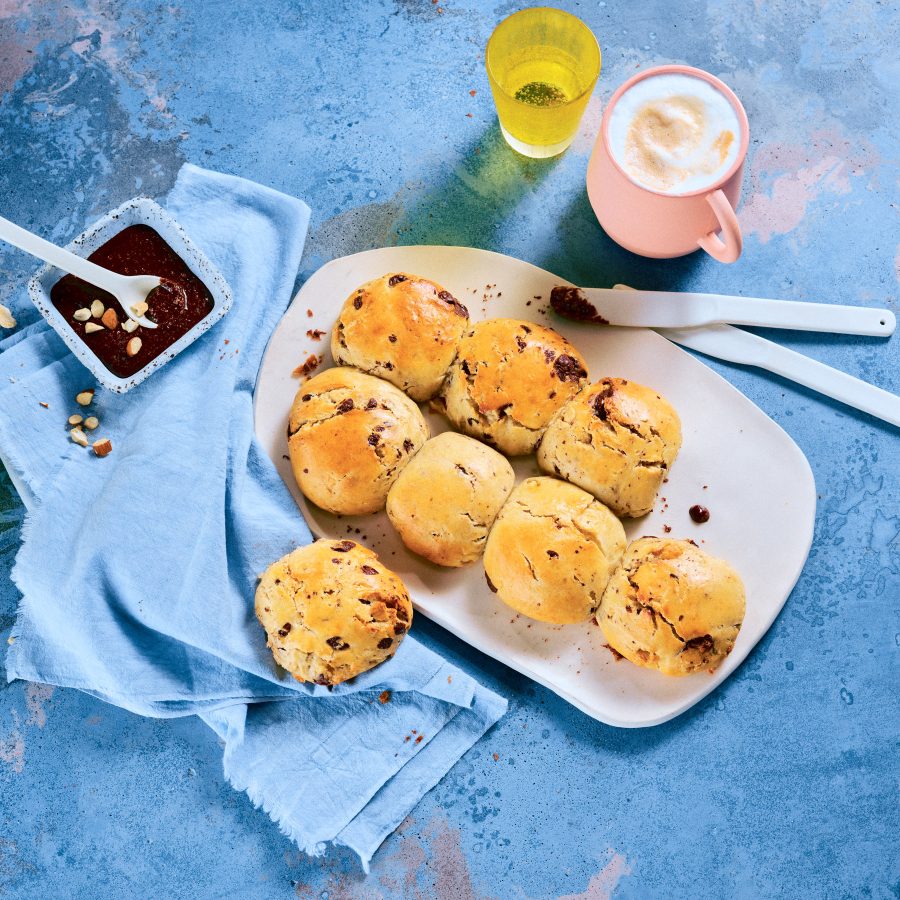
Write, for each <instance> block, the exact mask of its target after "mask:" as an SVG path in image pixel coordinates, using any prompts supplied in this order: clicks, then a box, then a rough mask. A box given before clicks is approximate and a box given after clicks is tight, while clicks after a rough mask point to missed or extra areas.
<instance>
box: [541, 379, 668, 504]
mask: <svg viewBox="0 0 900 900" xmlns="http://www.w3.org/2000/svg"><path fill="white" fill-rule="evenodd" d="M680 447H681V421H680V420H679V418H678V413H676V412H675V410H674V409H673V408H672V407H671V406H670V405H669V403H668V402H667V401H666V400H664V399H663V398H662V397H661V396H660V395H659V394H658V393H656V391H654V390H653V389H652V388H648V387H644V385H642V384H637V382H634V381H626V380H625V379H624V378H603V379H601V380H600V381H598V382H597V383H596V384H592V385H590V386H589V387H586V388H585V389H584V390H582V391H581V393H580V394H578V396H577V397H575V398H574V399H572V400H570V401H569V402H568V403H567V404H566V405H565V406H564V407H563V408H562V409H561V410H560V411H559V412H558V413H557V414H556V415H555V416H554V418H553V421H552V422H550V424H549V425H548V426H547V430H546V431H545V432H544V436H543V438H542V439H541V445H540V447H539V448H538V454H537V459H538V465H539V466H540V467H541V468H542V469H543V470H544V471H545V472H549V473H552V474H554V475H558V476H559V477H560V478H565V479H566V481H570V482H572V484H577V485H578V486H579V487H582V488H584V489H585V490H586V491H590V492H591V493H592V494H593V495H594V496H595V497H596V498H597V499H598V500H602V501H603V502H604V503H605V504H606V505H607V506H608V507H609V508H610V509H612V510H613V511H614V512H616V513H618V515H620V516H643V515H644V514H645V513H648V512H650V510H651V509H652V508H653V503H654V501H655V500H656V494H657V492H658V491H659V487H660V485H661V484H662V482H663V478H665V477H666V474H667V473H668V471H669V468H670V466H671V465H672V463H673V462H674V460H675V457H676V456H677V454H678V450H679V448H680Z"/></svg>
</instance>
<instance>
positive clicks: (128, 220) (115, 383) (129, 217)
mask: <svg viewBox="0 0 900 900" xmlns="http://www.w3.org/2000/svg"><path fill="white" fill-rule="evenodd" d="M129 225H149V226H150V227H151V228H153V229H155V230H156V231H157V233H158V234H159V235H160V236H161V237H162V238H163V240H164V241H165V242H166V243H167V244H168V245H169V246H170V247H171V248H172V249H173V250H174V251H175V252H176V253H177V254H178V255H179V256H180V257H181V258H182V259H183V260H184V262H185V263H186V264H187V266H188V268H189V269H190V270H191V271H192V272H193V273H194V274H195V275H196V276H197V277H198V278H199V279H200V280H201V281H202V282H203V283H204V284H205V285H206V287H207V288H208V289H209V292H210V294H212V298H213V307H212V310H211V311H210V312H209V313H208V314H207V315H206V316H204V318H202V319H201V320H200V321H199V322H198V323H197V324H196V325H195V326H194V327H193V328H191V330H190V331H188V332H186V333H185V334H183V335H182V336H181V337H180V338H179V339H178V340H177V341H175V342H174V343H173V344H172V345H171V346H169V347H167V348H166V349H165V350H164V351H163V352H162V353H160V354H159V356H157V357H156V358H155V359H151V360H150V362H148V363H147V365H146V366H144V367H143V368H142V369H140V370H138V371H137V372H135V373H134V375H129V376H128V377H127V378H120V377H119V376H117V375H114V374H113V373H112V372H110V370H109V369H107V368H106V366H105V365H104V364H103V363H102V362H101V361H100V359H99V358H98V357H97V356H96V355H95V354H94V353H93V352H92V351H91V349H90V348H89V347H88V346H87V345H86V344H85V343H84V341H82V340H81V338H80V337H79V336H78V335H77V334H76V333H75V331H73V329H72V328H71V327H70V326H69V323H68V322H66V320H65V318H64V317H63V316H62V314H61V313H60V312H59V310H57V309H56V307H55V306H54V305H53V303H52V302H51V300H50V289H51V288H52V287H53V285H54V284H56V282H57V281H58V280H59V279H60V278H62V276H63V275H64V274H65V273H64V272H62V271H61V270H60V269H57V268H56V267H55V266H50V265H47V266H44V267H43V268H42V269H41V270H40V271H38V272H37V273H36V274H35V275H34V277H33V278H32V279H31V280H30V281H29V282H28V293H29V294H30V295H31V299H32V301H33V302H34V305H35V306H36V307H37V308H38V309H39V310H40V311H41V314H42V315H43V317H44V318H45V319H46V320H47V321H48V322H49V323H50V325H51V326H52V327H53V328H54V330H55V331H56V332H57V334H59V336H60V337H61V338H62V339H63V340H64V341H65V342H66V344H67V345H68V346H69V349H70V350H71V351H72V352H73V353H74V354H75V356H77V357H78V359H79V360H80V361H81V362H82V363H84V365H85V366H86V367H87V368H88V369H90V371H91V372H92V373H93V375H94V377H95V378H96V379H97V381H99V382H100V384H102V385H103V386H104V387H106V388H109V389H110V390H111V391H115V392H116V393H117V394H124V393H125V391H128V390H131V388H133V387H135V386H136V385H138V384H140V383H141V382H142V381H143V380H144V379H145V378H146V377H147V376H148V375H150V374H151V373H152V372H155V371H156V370H157V369H159V368H160V367H161V366H164V365H165V364H166V363H167V362H168V361H169V360H170V359H174V358H175V357H176V356H177V355H178V354H179V353H181V351H182V350H184V348H185V347H187V346H189V345H190V344H192V343H193V342H194V341H195V340H197V338H198V337H200V335H201V334H203V333H204V332H205V331H208V330H209V329H210V328H211V327H212V326H213V325H215V323H216V322H218V321H219V319H221V318H222V316H224V315H225V313H227V312H228V310H229V309H230V308H231V288H229V287H228V284H227V283H226V281H225V279H224V278H223V277H222V275H221V274H220V272H219V270H218V269H217V268H216V267H215V266H214V265H213V264H212V263H211V262H210V261H209V259H208V258H207V256H206V254H205V253H203V251H202V250H200V248H199V247H198V246H197V245H196V244H195V243H194V242H193V241H192V240H191V239H190V238H189V237H188V236H187V234H185V232H184V229H183V228H182V227H181V226H180V225H179V224H178V223H177V222H176V221H175V220H174V219H173V218H172V217H171V216H170V215H169V214H168V213H167V212H166V211H165V210H164V209H163V208H162V207H161V206H159V205H158V204H156V203H154V202H153V201H152V200H148V199H146V198H145V197H135V198H134V199H133V200H129V201H128V202H127V203H123V204H122V205H121V206H120V207H118V209H114V210H113V211H112V212H109V213H107V214H106V215H105V216H104V217H103V218H102V219H100V220H99V221H97V222H95V223H94V224H93V225H92V226H91V227H90V228H88V229H87V231H84V232H82V233H81V234H80V235H78V237H77V238H75V240H73V241H72V243H70V244H69V245H68V247H67V248H66V249H67V250H70V251H71V252H72V253H77V254H78V255H79V256H85V257H86V256H89V255H90V254H91V253H93V252H94V251H95V250H96V249H97V248H98V247H100V246H101V245H102V244H105V243H106V242H107V241H108V240H109V239H110V238H111V237H112V236H113V235H114V234H117V233H118V232H120V231H122V230H123V229H124V228H128V226H129ZM147 274H151V275H152V274H153V273H152V272H150V273H147Z"/></svg>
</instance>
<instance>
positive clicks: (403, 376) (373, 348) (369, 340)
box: [331, 272, 469, 400]
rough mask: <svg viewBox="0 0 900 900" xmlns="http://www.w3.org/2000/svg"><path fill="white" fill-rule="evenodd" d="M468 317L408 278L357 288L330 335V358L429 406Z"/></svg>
mask: <svg viewBox="0 0 900 900" xmlns="http://www.w3.org/2000/svg"><path fill="white" fill-rule="evenodd" d="M468 323H469V313H468V310H467V309H466V308H465V306H463V305H462V303H460V302H459V301H458V300H457V299H456V298H455V297H454V296H453V295H452V294H451V293H450V292H449V291H448V290H446V289H445V288H443V287H441V285H439V284H436V283H435V282H433V281H429V280H428V279H427V278H422V277H421V276H419V275H411V274H409V273H408V272H389V273H388V274H386V275H382V276H381V277H380V278H375V279H373V280H372V281H368V282H366V283H365V284H364V285H362V286H360V287H358V288H357V289H356V290H355V291H354V292H353V293H352V294H351V295H350V296H349V297H348V298H347V299H346V301H345V302H344V305H343V307H342V309H341V313H340V315H339V316H338V320H337V323H336V324H335V326H334V330H333V331H332V333H331V355H332V356H333V357H334V360H335V362H336V363H338V364H339V365H348V366H355V367H356V368H357V369H362V371H364V372H368V373H369V374H371V375H377V376H379V377H380V378H384V379H385V380H386V381H390V382H391V383H392V384H395V385H396V386H397V387H399V388H400V389H401V390H403V391H406V393H408V394H409V396H410V397H412V398H413V399H414V400H428V399H430V398H431V397H433V396H434V395H435V394H436V393H437V392H438V390H439V389H440V387H441V384H442V383H443V381H444V376H445V375H446V374H447V370H448V369H449V368H450V363H451V362H452V361H453V357H454V356H455V355H456V346H457V344H458V343H459V339H460V337H461V336H462V333H463V332H464V331H465V329H466V327H467V326H468Z"/></svg>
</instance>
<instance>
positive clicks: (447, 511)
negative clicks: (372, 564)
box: [387, 431, 516, 566]
mask: <svg viewBox="0 0 900 900" xmlns="http://www.w3.org/2000/svg"><path fill="white" fill-rule="evenodd" d="M515 480H516V476H515V473H514V472H513V469H512V466H511V465H510V464H509V462H508V461H507V460H506V458H505V457H503V456H501V455H500V454H499V453H498V452H497V451H496V450H492V449H491V448H490V447H486V446H485V445H484V444H482V443H479V442H478V441H475V440H472V438H468V437H465V436H464V435H461V434H456V433H454V432H452V431H448V432H445V433H444V434H439V435H438V436H437V437H434V438H432V439H431V440H430V441H426V442H425V446H424V447H422V449H421V450H420V451H419V452H418V453H417V454H416V455H415V457H414V458H413V459H412V460H410V462H409V464H408V465H407V466H406V468H405V469H404V470H403V471H402V472H401V473H400V475H399V476H398V477H397V480H396V481H395V482H394V485H393V487H392V488H391V490H390V493H389V494H388V498H387V514H388V517H389V518H390V520H391V523H392V524H393V526H394V528H396V529H397V532H398V533H399V535H400V537H401V538H402V540H403V543H404V544H406V546H407V547H409V549H410V550H412V551H413V553H418V554H419V555H420V556H424V557H425V558H426V559H428V560H431V562H433V563H437V564H438V565H439V566H464V565H466V563H470V562H473V561H474V560H476V559H478V557H479V556H481V553H482V551H483V550H484V543H485V541H486V540H487V536H488V532H489V531H490V529H491V525H493V524H494V519H495V518H496V517H497V513H499V512H500V507H502V506H503V503H504V502H505V500H506V498H507V497H508V496H509V492H510V491H511V490H512V488H513V484H515Z"/></svg>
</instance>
